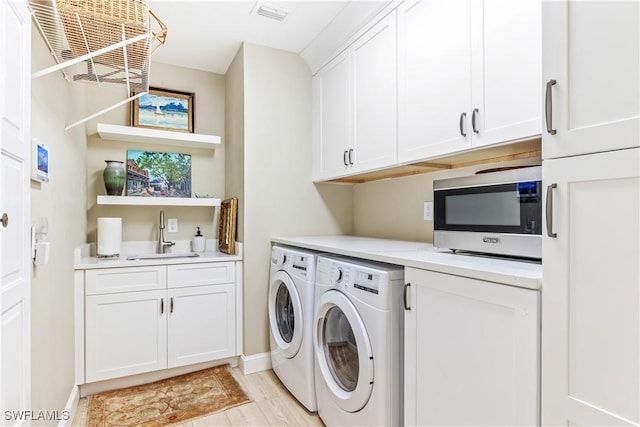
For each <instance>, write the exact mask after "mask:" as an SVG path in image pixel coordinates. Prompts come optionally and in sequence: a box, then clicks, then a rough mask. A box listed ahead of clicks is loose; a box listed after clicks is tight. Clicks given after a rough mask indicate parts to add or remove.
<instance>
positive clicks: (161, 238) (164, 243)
mask: <svg viewBox="0 0 640 427" xmlns="http://www.w3.org/2000/svg"><path fill="white" fill-rule="evenodd" d="M175 244H176V243H175V242H170V241H165V240H164V211H162V210H161V211H160V234H159V235H158V253H159V254H163V253H164V251H165V249H166V248H167V246H173V245H175Z"/></svg>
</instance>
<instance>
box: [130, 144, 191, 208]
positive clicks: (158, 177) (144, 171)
mask: <svg viewBox="0 0 640 427" xmlns="http://www.w3.org/2000/svg"><path fill="white" fill-rule="evenodd" d="M127 196H137V197H191V155H189V154H180V153H163V152H156V151H143V150H127Z"/></svg>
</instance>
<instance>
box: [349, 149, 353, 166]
mask: <svg viewBox="0 0 640 427" xmlns="http://www.w3.org/2000/svg"><path fill="white" fill-rule="evenodd" d="M352 156H353V148H349V164H350V165H352V166H353V157H352Z"/></svg>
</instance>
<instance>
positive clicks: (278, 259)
mask: <svg viewBox="0 0 640 427" xmlns="http://www.w3.org/2000/svg"><path fill="white" fill-rule="evenodd" d="M273 260H274V262H275V263H276V265H284V263H285V262H287V255H285V254H283V253H282V252H280V253H278V254H276V256H275V257H274V258H273Z"/></svg>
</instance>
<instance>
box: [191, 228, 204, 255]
mask: <svg viewBox="0 0 640 427" xmlns="http://www.w3.org/2000/svg"><path fill="white" fill-rule="evenodd" d="M196 228H197V229H198V230H197V231H196V235H195V236H193V239H192V240H191V246H192V247H193V251H194V252H204V247H205V240H204V236H203V235H202V234H201V233H200V227H196Z"/></svg>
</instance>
